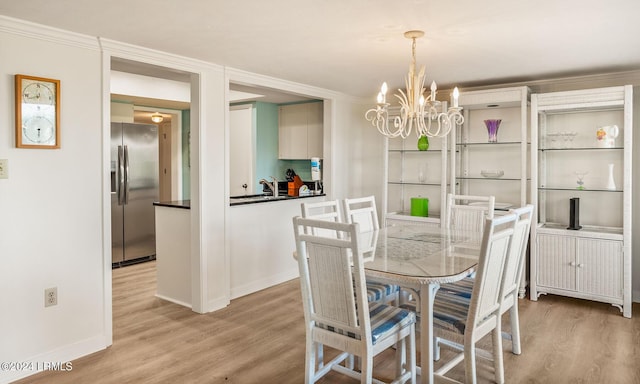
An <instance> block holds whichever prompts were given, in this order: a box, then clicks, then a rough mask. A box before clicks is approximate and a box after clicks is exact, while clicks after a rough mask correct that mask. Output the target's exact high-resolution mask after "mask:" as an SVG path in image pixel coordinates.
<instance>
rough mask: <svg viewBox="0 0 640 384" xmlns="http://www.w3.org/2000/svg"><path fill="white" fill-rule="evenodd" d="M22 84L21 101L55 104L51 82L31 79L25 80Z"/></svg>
mask: <svg viewBox="0 0 640 384" xmlns="http://www.w3.org/2000/svg"><path fill="white" fill-rule="evenodd" d="M22 84H23V86H24V90H23V91H22V100H23V103H27V104H44V105H54V104H55V101H56V94H55V88H53V87H52V85H53V84H47V83H43V82H40V81H33V80H25V81H24V83H22Z"/></svg>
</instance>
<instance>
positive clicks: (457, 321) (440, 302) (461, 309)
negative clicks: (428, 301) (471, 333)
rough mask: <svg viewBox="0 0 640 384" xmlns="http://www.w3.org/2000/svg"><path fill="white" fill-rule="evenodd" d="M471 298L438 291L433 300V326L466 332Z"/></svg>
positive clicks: (450, 330) (461, 332)
mask: <svg viewBox="0 0 640 384" xmlns="http://www.w3.org/2000/svg"><path fill="white" fill-rule="evenodd" d="M470 304H471V298H470V297H466V296H465V295H458V294H456V293H451V292H448V291H438V293H436V299H435V300H434V301H433V327H434V328H440V329H443V330H446V331H449V332H454V333H459V334H461V335H462V334H464V330H465V326H466V322H467V316H468V314H469V305H470Z"/></svg>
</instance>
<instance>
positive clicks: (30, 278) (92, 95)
mask: <svg viewBox="0 0 640 384" xmlns="http://www.w3.org/2000/svg"><path fill="white" fill-rule="evenodd" d="M14 27H15V28H18V26H17V25H16V24H15V23H14V22H12V21H11V20H5V19H0V57H2V65H1V66H0V79H1V80H0V94H2V95H3V96H2V97H1V98H0V100H2V102H1V103H0V158H3V159H8V160H9V179H6V180H0V259H1V260H2V266H1V267H0V292H2V295H0V308H1V315H0V340H1V342H0V361H26V360H30V359H33V360H34V361H61V360H62V361H66V360H68V359H72V358H76V357H78V356H81V355H84V354H87V353H90V352H93V351H95V350H98V349H100V348H104V347H105V346H106V345H107V341H106V339H105V332H104V324H103V316H104V297H103V294H104V289H103V279H104V274H105V271H104V268H103V265H104V264H103V252H102V251H103V248H102V242H103V238H102V228H103V217H102V206H101V199H102V190H103V185H102V168H103V164H102V155H101V154H102V120H101V103H102V87H101V80H100V79H101V75H100V73H101V72H100V71H101V62H100V60H101V59H100V51H99V50H98V44H97V41H96V40H95V39H89V38H86V37H82V36H77V35H70V34H63V33H60V32H59V31H55V30H51V31H49V37H47V38H42V37H41V36H39V35H38V34H37V33H38V32H37V31H35V30H34V29H33V28H31V27H30V26H28V25H27V26H20V27H19V31H18V30H16V31H18V32H16V33H13V31H14V29H13V28H14ZM32 32H33V33H32ZM15 74H26V75H32V76H39V77H47V78H54V79H59V80H60V95H61V100H60V104H61V105H60V112H61V118H60V129H61V146H60V149H55V150H42V149H18V148H15V144H14V143H15V130H14V75H15ZM49 287H57V288H58V305H57V306H54V307H49V308H45V307H44V290H45V288H49ZM62 347H66V348H64V350H62V349H61V348H62ZM16 374H17V373H16V372H6V371H2V372H0V382H5V381H8V380H11V379H12V378H15V377H16V376H15V375H16ZM20 374H23V375H24V373H21V372H20Z"/></svg>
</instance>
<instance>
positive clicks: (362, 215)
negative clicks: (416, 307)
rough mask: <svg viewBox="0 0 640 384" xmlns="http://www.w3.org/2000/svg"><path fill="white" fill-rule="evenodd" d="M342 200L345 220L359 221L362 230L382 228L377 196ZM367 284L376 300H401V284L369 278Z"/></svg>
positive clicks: (349, 221)
mask: <svg viewBox="0 0 640 384" xmlns="http://www.w3.org/2000/svg"><path fill="white" fill-rule="evenodd" d="M342 202H343V211H344V218H345V222H347V223H358V224H359V225H360V230H361V231H363V232H365V231H374V230H377V229H380V222H379V221H378V208H377V207H376V199H375V196H365V197H357V198H346V199H344V200H343V201H342ZM367 257H371V255H365V258H367ZM367 286H368V288H369V294H370V295H373V296H374V297H375V300H376V301H377V300H381V301H382V302H385V303H392V304H397V303H398V302H399V298H400V286H399V285H395V284H389V283H385V282H383V281H378V280H375V279H372V278H368V279H367Z"/></svg>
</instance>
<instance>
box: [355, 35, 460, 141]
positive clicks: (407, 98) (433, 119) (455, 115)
mask: <svg viewBox="0 0 640 384" xmlns="http://www.w3.org/2000/svg"><path fill="white" fill-rule="evenodd" d="M404 36H405V37H406V38H408V39H411V40H412V45H411V65H410V66H409V74H408V75H407V77H406V78H405V83H406V91H403V90H402V89H398V93H396V94H395V97H397V98H398V100H399V101H400V111H399V114H398V115H397V116H392V117H391V120H392V122H390V121H389V105H390V104H389V103H387V100H386V97H387V83H386V82H385V83H383V84H382V88H381V89H380V93H379V94H378V103H377V106H376V107H375V108H372V109H370V110H368V111H367V112H366V113H365V118H366V119H367V121H370V122H371V124H372V125H374V126H375V127H376V128H377V129H378V132H380V133H381V134H382V135H384V136H386V137H389V138H393V137H398V136H400V137H402V138H403V139H404V138H406V137H407V136H409V135H410V134H411V131H412V130H413V127H414V126H415V129H416V135H417V137H418V138H419V139H420V138H422V137H425V139H423V143H424V141H427V143H428V140H426V138H427V137H444V136H447V135H448V134H449V132H451V129H452V128H453V126H454V125H456V124H462V123H463V122H464V117H463V116H462V113H460V112H461V111H462V108H461V107H458V97H459V95H460V93H459V91H458V88H457V87H456V88H455V89H454V90H453V100H452V106H451V107H450V108H449V109H448V110H447V111H446V112H444V111H442V110H443V109H444V108H445V107H446V103H445V104H444V105H443V103H442V102H440V101H438V100H436V90H437V86H436V82H435V81H433V82H431V93H430V94H429V95H428V96H427V97H426V98H425V97H424V93H425V91H426V89H425V87H424V80H425V78H424V72H425V66H424V65H423V66H422V67H421V68H420V72H419V73H418V74H416V39H417V38H419V37H422V36H424V32H423V31H408V32H405V33H404ZM427 147H428V144H427Z"/></svg>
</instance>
